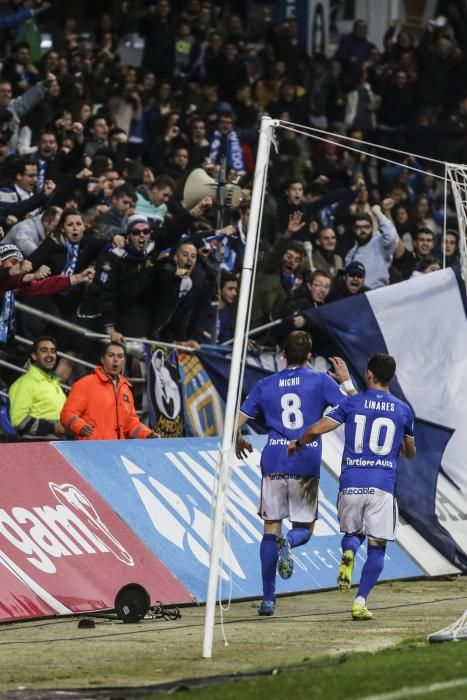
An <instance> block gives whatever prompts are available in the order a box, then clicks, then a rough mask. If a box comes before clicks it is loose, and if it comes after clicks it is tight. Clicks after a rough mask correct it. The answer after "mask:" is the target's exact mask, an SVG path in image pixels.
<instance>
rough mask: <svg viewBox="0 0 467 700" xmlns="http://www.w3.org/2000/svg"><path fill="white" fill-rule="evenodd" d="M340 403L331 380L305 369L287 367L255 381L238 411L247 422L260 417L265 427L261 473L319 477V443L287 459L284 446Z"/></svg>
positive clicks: (319, 373)
mask: <svg viewBox="0 0 467 700" xmlns="http://www.w3.org/2000/svg"><path fill="white" fill-rule="evenodd" d="M342 399H343V394H342V392H341V391H340V389H339V386H338V384H337V382H335V381H334V379H332V378H331V377H329V376H328V375H327V374H325V373H324V372H315V371H314V370H312V369H307V368H305V367H287V368H286V369H284V370H282V372H277V373H276V374H273V375H271V376H270V377H266V378H265V379H262V380H261V381H259V382H258V383H257V384H256V385H255V386H254V388H253V389H252V391H251V392H250V393H249V394H248V396H247V398H246V399H245V401H244V402H243V404H242V406H241V408H240V410H241V412H242V413H244V414H245V415H246V416H248V417H249V418H258V417H260V416H262V417H263V419H264V422H265V423H266V425H267V427H268V430H269V435H268V441H267V443H266V445H265V447H264V449H263V452H262V455H261V470H262V473H263V474H271V473H274V472H275V473H277V472H282V473H288V474H295V475H297V476H319V470H320V466H321V439H318V440H316V441H315V442H312V443H309V444H308V445H306V446H305V447H304V449H303V450H300V451H299V452H298V453H297V454H296V455H294V456H293V457H287V445H288V443H289V442H290V440H296V439H297V438H299V437H300V435H301V434H302V433H303V431H304V430H305V428H307V427H308V426H309V425H311V424H312V423H315V421H317V420H319V419H320V418H321V417H322V415H323V411H324V410H325V409H326V408H327V407H328V406H333V405H335V404H337V403H339V401H342Z"/></svg>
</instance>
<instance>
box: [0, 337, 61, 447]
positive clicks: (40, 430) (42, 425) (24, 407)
mask: <svg viewBox="0 0 467 700" xmlns="http://www.w3.org/2000/svg"><path fill="white" fill-rule="evenodd" d="M56 364H57V345H56V343H55V340H54V339H53V338H51V337H49V336H43V337H41V338H38V339H37V340H36V341H35V342H34V344H33V346H32V350H31V365H30V367H29V369H28V371H27V372H26V374H23V375H22V376H21V377H20V378H19V379H17V380H16V381H15V382H14V383H13V384H12V385H11V387H10V390H9V398H10V419H11V423H12V425H13V427H14V428H15V430H17V432H18V433H19V434H20V435H21V437H22V438H23V439H24V440H57V439H59V440H60V439H64V437H65V430H64V428H63V427H62V424H61V423H60V411H61V410H62V408H63V404H64V403H65V399H66V396H65V394H64V392H63V390H62V388H61V386H60V378H59V377H58V376H57V375H56V374H55V373H54V369H55V365H56Z"/></svg>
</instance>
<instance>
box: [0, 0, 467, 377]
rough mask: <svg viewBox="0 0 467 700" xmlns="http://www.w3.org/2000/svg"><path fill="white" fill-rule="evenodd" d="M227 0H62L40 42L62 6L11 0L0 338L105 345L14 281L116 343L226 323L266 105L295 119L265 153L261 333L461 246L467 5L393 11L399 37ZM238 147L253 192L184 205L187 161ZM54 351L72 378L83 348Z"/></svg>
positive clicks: (215, 170)
mask: <svg viewBox="0 0 467 700" xmlns="http://www.w3.org/2000/svg"><path fill="white" fill-rule="evenodd" d="M231 4H232V5H235V3H228V2H225V3H220V2H214V1H213V0H185V1H179V2H176V1H175V0H173V1H172V2H171V0H153V1H147V2H143V3H142V7H141V6H140V9H138V10H134V9H132V5H131V3H129V2H122V3H121V6H120V8H119V11H118V12H117V13H115V14H112V15H111V14H106V13H104V14H101V15H100V16H99V18H98V19H97V20H96V24H95V26H94V27H92V28H90V27H89V24H86V26H85V25H84V24H82V23H80V21H79V20H77V19H76V18H74V17H71V16H66V17H65V19H64V22H63V25H62V26H61V27H60V31H52V39H53V45H52V48H51V49H50V50H48V51H46V52H45V53H44V52H42V51H41V49H40V46H39V43H38V40H37V39H38V37H39V35H40V30H47V29H50V27H53V26H57V25H56V24H54V21H53V20H54V17H53V16H51V13H52V10H51V9H50V7H49V3H47V2H43V3H42V4H39V6H37V5H35V6H33V5H32V3H30V2H28V1H26V2H17V0H11V2H9V1H8V0H1V2H0V33H1V36H2V47H3V59H2V60H1V62H0V224H1V226H2V227H3V240H2V241H0V295H1V298H0V305H1V308H0V342H1V345H0V349H1V353H2V356H3V357H7V358H8V357H9V358H10V359H11V358H12V357H14V356H16V357H17V356H18V353H17V351H18V347H19V346H18V340H17V336H20V337H21V338H25V339H26V340H29V341H32V342H34V341H36V340H37V339H38V338H39V337H41V336H44V335H45V334H50V333H51V332H53V335H54V336H56V338H57V340H58V345H59V348H60V350H62V351H64V352H68V353H71V354H72V355H73V354H74V355H76V356H78V357H81V358H84V359H86V360H88V361H90V362H95V361H96V360H97V359H98V358H99V346H96V345H95V344H93V343H89V342H88V341H86V342H85V343H84V342H83V337H82V336H80V335H78V334H76V333H73V332H71V331H70V330H69V329H64V328H58V327H56V326H53V325H51V324H50V323H48V322H47V321H46V320H44V317H39V316H37V315H30V314H28V313H25V312H24V311H21V312H20V311H19V309H18V308H16V307H15V295H17V297H18V300H22V301H23V303H25V304H27V305H29V306H30V307H32V309H33V310H36V311H37V310H39V311H42V312H46V313H47V314H51V315H52V316H55V317H57V318H60V319H63V320H64V321H68V322H71V323H74V324H78V325H79V326H82V327H84V328H86V329H89V330H91V331H93V332H96V333H101V334H103V335H106V336H108V337H109V338H110V339H111V340H113V341H116V342H119V343H125V342H126V341H127V339H143V338H154V339H159V340H160V341H165V342H174V341H176V342H182V343H188V344H189V345H191V347H192V348H195V349H196V348H197V347H198V345H199V344H203V343H209V344H216V343H221V342H224V341H225V340H228V339H229V338H231V337H232V335H233V328H234V321H235V302H236V298H237V293H238V288H239V284H240V283H241V279H240V273H241V265H242V259H243V252H244V248H245V238H246V233H247V228H248V221H249V201H250V196H251V187H252V178H253V172H254V166H255V155H256V148H257V142H258V126H259V122H260V119H261V115H262V114H269V115H270V116H271V117H273V118H276V119H279V120H281V122H283V123H284V126H281V127H278V128H277V129H276V137H277V145H278V148H277V151H276V150H274V149H273V150H272V152H271V156H270V168H269V177H268V188H267V193H266V198H265V202H264V212H263V224H262V231H261V244H260V258H259V263H258V265H259V268H258V273H257V277H256V285H255V290H254V298H253V309H252V325H253V326H260V325H264V324H268V323H269V322H271V321H273V320H277V319H284V322H283V323H282V324H279V325H278V326H275V327H274V330H270V331H265V332H264V333H263V334H260V335H258V336H256V340H257V342H258V343H259V344H263V345H264V344H266V345H271V344H273V345H275V344H276V343H277V344H279V343H280V342H281V340H282V338H283V337H284V335H285V334H286V332H287V331H288V330H291V329H293V328H304V327H307V324H309V322H308V321H307V318H306V317H305V316H303V315H302V314H301V312H302V311H304V310H307V309H312V308H315V307H317V306H320V305H321V304H324V303H329V302H331V301H332V302H334V301H338V300H340V299H344V298H346V297H349V296H351V295H354V294H360V293H362V292H364V291H367V290H371V289H375V288H377V287H381V286H383V285H387V284H392V283H396V282H399V281H401V280H407V279H409V278H410V277H411V276H414V275H419V274H424V273H428V272H431V271H433V270H437V269H439V268H440V267H442V266H443V265H455V264H456V263H457V261H458V255H459V252H458V251H459V235H458V230H457V223H456V218H455V216H454V210H453V207H452V203H451V202H450V199H449V198H448V200H447V204H448V211H447V212H445V211H444V183H443V182H442V179H440V178H439V177H438V176H439V175H440V173H441V171H440V170H439V169H438V167H439V166H438V165H437V163H436V162H435V161H436V159H438V160H442V161H444V160H447V161H450V162H463V161H464V160H465V157H466V155H467V88H466V87H465V86H466V85H467V56H466V54H465V51H466V48H467V36H466V32H465V27H466V26H467V13H466V17H464V14H463V10H462V8H459V18H460V19H459V21H457V22H452V23H450V22H449V21H448V20H447V19H446V18H444V17H438V18H437V19H436V20H434V21H432V22H430V23H429V24H428V25H427V26H425V27H423V29H421V31H420V32H418V33H416V34H413V33H410V32H408V31H406V30H405V29H404V27H403V25H401V24H400V23H396V24H395V25H394V26H391V27H390V28H389V29H388V31H387V33H386V35H385V38H384V48H383V50H380V49H378V48H377V47H376V46H375V45H374V44H372V43H371V42H370V41H369V40H368V39H367V33H368V27H367V25H366V23H365V21H363V20H357V21H356V22H355V23H354V26H353V29H352V31H351V32H350V33H349V34H346V35H343V36H341V37H340V38H339V39H338V45H337V48H336V50H335V53H334V55H332V56H325V55H321V54H316V55H313V56H310V55H308V54H307V52H306V50H305V49H304V48H303V47H302V46H301V44H300V42H299V41H298V39H297V37H298V30H299V27H298V25H297V22H296V21H295V20H293V19H289V20H286V21H283V22H280V23H274V22H272V21H271V19H270V16H269V15H268V13H267V12H266V11H264V12H263V14H261V12H260V9H261V7H262V6H258V7H256V8H255V9H256V11H257V12H256V15H255V21H254V22H252V21H251V17H243V16H240V15H237V14H235V12H234V11H233V8H232V7H231ZM460 5H461V4H460ZM52 14H53V13H52ZM128 32H138V33H139V34H140V35H141V36H142V37H143V38H144V40H145V45H144V51H143V55H142V63H141V65H140V66H139V67H134V66H133V65H129V64H128V63H125V62H124V61H123V60H121V53H122V52H121V50H120V49H119V45H120V44H119V42H120V40H121V38H122V36H123V35H125V34H127V33H128ZM286 123H291V124H296V125H302V126H305V127H307V126H311V127H315V128H317V129H324V130H327V131H329V132H333V133H334V134H337V135H339V134H340V135H348V136H351V137H352V138H353V139H354V141H352V142H345V141H344V140H343V139H342V138H339V136H333V137H329V136H326V135H323V134H321V138H320V139H316V138H308V137H305V136H303V135H302V134H300V133H297V131H296V130H293V129H289V128H285V127H286V125H287V124H286ZM366 142H371V143H377V144H381V145H385V146H389V147H391V148H395V149H398V150H399V151H400V154H399V155H398V156H397V157H394V156H393V157H392V160H395V161H400V163H401V164H400V165H394V163H387V162H384V161H381V160H376V159H375V158H374V157H373V156H374V152H375V151H374V150H372V149H371V148H370V147H369V146H368V145H367V144H366ZM407 152H410V153H415V154H417V157H415V156H409V155H407ZM428 159H434V160H433V161H432V160H428ZM222 167H223V168H224V169H225V176H226V180H227V181H228V182H234V183H238V184H239V186H240V187H241V188H242V193H243V199H242V202H241V203H240V205H239V207H238V208H235V209H232V208H229V209H225V210H224V211H223V212H221V214H222V215H220V214H219V208H218V206H217V204H216V197H215V195H212V192H211V194H210V195H206V196H201V197H200V198H199V200H198V201H197V202H196V203H195V204H194V205H193V206H191V207H190V208H187V207H186V206H185V205H184V186H185V182H186V179H187V177H188V175H189V173H190V172H192V171H193V169H195V168H202V169H204V171H205V172H206V173H207V174H208V175H209V177H211V178H213V179H214V180H217V179H218V177H219V173H220V171H221V168H222ZM211 195H212V196H211ZM445 213H446V214H447V215H448V224H449V225H448V233H447V234H446V236H445V237H443V236H442V235H441V234H442V231H443V220H444V216H445ZM64 277H65V278H66V280H67V281H66V282H64V281H63V278H64ZM70 280H72V281H71V283H70ZM45 281H48V286H47V284H46V285H44V282H45ZM54 285H55V286H54ZM311 330H312V332H313V334H314V336H315V337H314V341H315V352H317V353H318V354H322V355H326V352H327V341H326V339H325V338H322V337H320V336H319V333H317V332H315V331H314V329H313V328H311ZM12 348H13V350H12ZM19 357H20V358H21V354H19ZM23 359H24V357H23ZM44 371H45V369H44ZM59 371H60V375H61V377H62V380H64V381H69V382H71V381H73V379H75V378H76V370H74V371H72V366H71V365H70V364H69V363H67V361H63V360H62V361H61V363H60V365H59Z"/></svg>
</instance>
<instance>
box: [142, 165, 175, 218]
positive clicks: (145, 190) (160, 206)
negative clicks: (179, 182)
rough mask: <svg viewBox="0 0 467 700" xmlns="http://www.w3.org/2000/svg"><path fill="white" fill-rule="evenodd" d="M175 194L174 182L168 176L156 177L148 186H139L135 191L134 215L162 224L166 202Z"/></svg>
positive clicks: (165, 212)
mask: <svg viewBox="0 0 467 700" xmlns="http://www.w3.org/2000/svg"><path fill="white" fill-rule="evenodd" d="M174 192H175V182H174V181H173V180H172V178H171V177H169V176H168V175H158V176H157V177H156V178H155V179H154V180H153V182H151V184H150V185H141V186H140V187H139V188H138V189H137V191H136V207H135V214H137V215H138V216H145V217H146V218H147V219H148V220H149V221H157V222H159V223H163V222H164V220H165V217H166V216H167V211H168V207H167V202H168V201H169V199H170V198H171V197H172V196H173V194H174Z"/></svg>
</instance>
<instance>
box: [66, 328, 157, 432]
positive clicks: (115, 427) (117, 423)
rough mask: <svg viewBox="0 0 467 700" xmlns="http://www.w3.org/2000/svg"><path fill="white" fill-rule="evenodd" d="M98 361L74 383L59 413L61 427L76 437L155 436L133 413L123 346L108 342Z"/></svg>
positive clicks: (133, 408)
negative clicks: (124, 368) (125, 372)
mask: <svg viewBox="0 0 467 700" xmlns="http://www.w3.org/2000/svg"><path fill="white" fill-rule="evenodd" d="M101 362H102V364H101V365H99V366H98V367H96V368H95V370H94V372H93V373H92V374H88V375H87V376H85V377H82V378H81V379H79V380H78V381H77V382H75V383H74V384H73V386H72V388H71V390H70V393H69V395H68V398H67V400H66V401H65V404H64V406H63V408H62V411H61V414H60V420H61V423H62V426H63V428H64V430H65V431H66V432H67V433H72V434H73V435H74V437H75V439H76V440H123V439H125V438H152V437H158V436H157V434H156V433H154V431H152V430H151V429H150V428H147V427H146V426H145V425H143V424H142V423H141V421H140V420H139V418H138V416H137V414H136V411H135V404H134V401H133V395H132V393H131V385H130V383H129V382H128V380H127V379H125V377H123V376H122V370H123V365H124V363H125V347H124V345H122V344H121V343H117V342H115V341H111V342H110V343H107V345H105V346H104V349H103V352H102V357H101Z"/></svg>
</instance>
